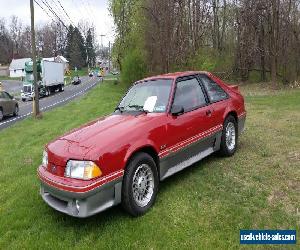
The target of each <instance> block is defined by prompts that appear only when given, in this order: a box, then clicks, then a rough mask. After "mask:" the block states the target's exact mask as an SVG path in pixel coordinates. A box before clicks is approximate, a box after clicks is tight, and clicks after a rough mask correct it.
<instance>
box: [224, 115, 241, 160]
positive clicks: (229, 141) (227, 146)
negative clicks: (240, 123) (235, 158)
mask: <svg viewBox="0 0 300 250" xmlns="http://www.w3.org/2000/svg"><path fill="white" fill-rule="evenodd" d="M237 142H238V133H237V122H236V120H235V118H234V117H233V116H231V115H229V116H227V118H226V119H225V121H224V124H223V131H222V138H221V147H220V153H221V154H222V155H223V156H232V155H233V154H234V153H235V151H236V148H237Z"/></svg>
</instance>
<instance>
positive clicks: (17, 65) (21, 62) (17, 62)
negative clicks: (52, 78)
mask: <svg viewBox="0 0 300 250" xmlns="http://www.w3.org/2000/svg"><path fill="white" fill-rule="evenodd" d="M29 61H31V58H21V59H12V61H11V63H10V65H9V70H16V69H24V68H25V63H26V62H29Z"/></svg>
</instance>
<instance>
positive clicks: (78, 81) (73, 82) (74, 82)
mask: <svg viewBox="0 0 300 250" xmlns="http://www.w3.org/2000/svg"><path fill="white" fill-rule="evenodd" d="M80 83H81V79H80V77H79V76H75V77H74V78H73V80H72V84H73V85H77V84H80Z"/></svg>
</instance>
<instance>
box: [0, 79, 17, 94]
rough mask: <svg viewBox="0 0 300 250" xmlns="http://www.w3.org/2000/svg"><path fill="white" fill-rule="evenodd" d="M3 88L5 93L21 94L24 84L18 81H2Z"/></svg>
mask: <svg viewBox="0 0 300 250" xmlns="http://www.w3.org/2000/svg"><path fill="white" fill-rule="evenodd" d="M1 82H2V86H3V89H4V90H5V91H7V92H8V93H10V94H16V93H20V92H21V89H22V82H21V81H17V80H2V81H1Z"/></svg>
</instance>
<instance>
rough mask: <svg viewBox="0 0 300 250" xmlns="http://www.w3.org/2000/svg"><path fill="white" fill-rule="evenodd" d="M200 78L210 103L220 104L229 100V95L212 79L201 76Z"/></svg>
mask: <svg viewBox="0 0 300 250" xmlns="http://www.w3.org/2000/svg"><path fill="white" fill-rule="evenodd" d="M199 78H200V80H201V81H202V83H203V85H204V87H205V89H206V92H207V94H208V97H209V100H210V102H219V101H222V100H225V99H227V98H228V94H227V93H226V92H225V91H224V90H223V89H222V88H221V87H220V86H219V85H218V84H217V83H216V82H215V81H213V80H212V79H211V78H209V77H208V76H206V75H200V76H199Z"/></svg>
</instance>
